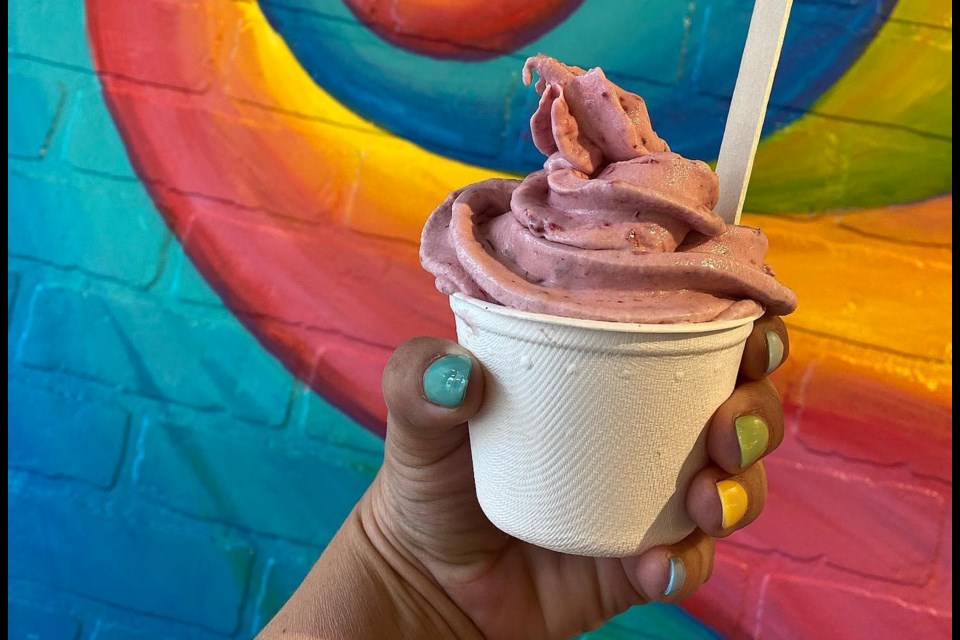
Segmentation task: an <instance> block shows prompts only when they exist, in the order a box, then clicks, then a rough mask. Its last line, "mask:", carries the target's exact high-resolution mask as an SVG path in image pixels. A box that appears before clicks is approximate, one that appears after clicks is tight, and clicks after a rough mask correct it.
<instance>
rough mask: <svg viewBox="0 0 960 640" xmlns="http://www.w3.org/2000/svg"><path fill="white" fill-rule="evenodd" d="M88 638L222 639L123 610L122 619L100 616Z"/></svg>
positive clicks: (185, 626)
mask: <svg viewBox="0 0 960 640" xmlns="http://www.w3.org/2000/svg"><path fill="white" fill-rule="evenodd" d="M90 640H223V636H222V635H220V634H216V633H212V632H210V631H207V630H204V629H199V628H197V627H193V626H188V625H184V624H171V623H170V621H169V620H165V619H157V618H149V619H148V618H147V617H146V616H136V618H133V619H131V616H130V615H129V613H127V612H125V615H124V616H123V618H122V620H117V619H113V618H112V617H111V618H110V619H107V620H105V619H103V618H101V619H100V621H99V623H98V625H97V628H96V630H95V631H94V632H93V635H92V636H91V637H90Z"/></svg>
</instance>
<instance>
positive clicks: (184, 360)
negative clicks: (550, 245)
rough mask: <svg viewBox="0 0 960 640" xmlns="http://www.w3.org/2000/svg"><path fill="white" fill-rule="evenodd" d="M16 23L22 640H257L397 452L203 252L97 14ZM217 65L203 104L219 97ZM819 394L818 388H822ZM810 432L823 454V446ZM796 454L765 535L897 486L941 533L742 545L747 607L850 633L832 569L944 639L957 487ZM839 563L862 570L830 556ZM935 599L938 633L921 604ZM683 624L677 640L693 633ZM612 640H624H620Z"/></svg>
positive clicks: (911, 530) (16, 10) (11, 257)
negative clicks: (134, 137)
mask: <svg viewBox="0 0 960 640" xmlns="http://www.w3.org/2000/svg"><path fill="white" fill-rule="evenodd" d="M156 4H157V6H158V7H160V9H158V11H162V10H164V9H163V8H164V7H167V8H169V7H173V6H175V5H174V3H169V4H168V3H166V2H163V3H159V2H158V3H156ZM191 6H197V5H191ZM9 12H10V13H9V17H10V31H9V38H10V44H9V49H8V51H9V53H8V89H9V91H10V93H11V96H12V97H11V101H10V104H9V114H8V123H9V125H8V134H9V142H8V164H9V168H8V178H9V181H10V186H9V190H8V205H9V207H10V215H9V218H8V232H9V234H10V239H9V243H8V269H9V273H8V353H9V356H8V376H9V390H10V394H11V398H12V402H11V405H10V409H9V412H8V420H9V433H8V444H9V450H10V452H9V457H8V497H9V505H8V516H9V517H10V525H9V535H10V540H11V541H10V544H9V545H8V561H9V563H10V572H9V579H8V580H9V587H10V594H11V595H10V599H11V604H10V606H11V613H10V618H9V622H8V629H9V632H10V635H11V637H17V638H28V637H36V638H42V639H44V640H45V639H47V638H50V639H55V638H72V639H83V640H88V639H90V640H93V639H96V640H104V639H107V640H122V639H131V640H163V639H170V638H177V639H181V638H182V639H184V640H191V639H212V638H224V637H230V638H244V637H249V636H251V635H252V634H253V633H254V632H255V631H256V630H257V629H259V628H260V627H261V626H262V625H263V624H264V622H265V621H266V619H267V618H268V617H269V616H270V615H272V613H273V612H274V611H275V610H276V608H277V607H279V606H280V604H282V602H283V601H284V599H285V598H286V597H287V596H288V595H289V593H290V592H291V591H292V590H293V588H294V587H295V586H296V585H297V584H298V583H299V581H300V579H301V578H302V576H303V575H304V574H305V573H306V571H307V569H308V568H309V566H310V565H311V564H312V562H313V560H314V559H315V557H316V556H317V555H318V553H319V552H320V550H321V549H322V548H323V546H324V544H325V543H326V542H327V540H329V538H330V536H331V535H332V534H333V533H334V531H335V529H336V527H337V526H338V524H339V522H340V521H341V520H342V519H343V517H344V516H345V515H346V513H347V512H348V510H349V509H350V507H351V506H352V504H353V503H354V501H355V500H356V499H357V498H358V497H359V495H360V494H361V493H362V492H363V490H364V488H365V487H366V485H367V483H368V482H369V480H370V479H371V478H372V475H373V473H374V472H375V470H376V468H377V465H378V464H379V461H380V456H381V447H382V444H381V442H380V441H379V439H377V438H376V437H374V436H372V435H369V434H368V433H367V432H365V431H363V430H361V429H359V428H358V427H357V426H356V424H355V423H354V422H353V421H352V420H350V419H349V418H348V417H346V416H344V415H343V414H341V413H339V412H338V411H337V410H336V409H334V408H332V407H331V406H330V405H328V404H327V403H325V402H324V401H322V400H320V399H318V398H317V397H316V396H315V395H314V394H312V393H311V392H309V391H307V390H306V389H305V387H304V385H303V384H302V383H300V382H298V381H296V380H295V379H293V378H292V377H291V376H290V375H289V374H288V373H287V372H285V371H284V370H283V368H282V367H281V366H280V365H279V364H278V363H277V361H276V360H275V359H274V358H273V357H272V356H271V355H269V354H268V353H266V352H265V351H264V350H263V349H261V347H260V346H259V345H258V344H257V343H256V341H255V340H254V339H253V338H252V337H251V336H250V335H249V333H248V332H247V331H246V330H245V329H244V328H243V327H242V326H240V324H239V322H238V321H237V320H236V318H235V317H234V316H233V315H232V314H231V313H230V312H228V311H227V310H225V309H224V308H223V307H222V305H221V303H220V301H219V300H218V298H217V297H216V295H215V294H213V292H212V291H210V290H209V288H208V287H207V286H206V284H205V283H204V281H203V279H202V278H201V277H200V276H199V275H198V274H197V273H196V271H195V270H194V268H193V266H192V265H191V264H190V262H189V261H188V260H187V259H186V258H185V257H184V255H183V253H182V252H181V250H180V249H179V246H178V244H177V242H176V241H175V240H174V239H173V238H172V236H171V234H170V233H169V232H168V231H167V229H166V228H165V226H164V224H163V222H162V221H161V218H160V216H159V214H158V213H157V211H156V209H155V207H154V205H153V204H152V202H151V201H150V199H149V197H148V196H147V194H146V191H145V189H144V187H143V185H142V184H141V183H140V182H139V180H138V179H137V178H136V176H135V174H134V172H133V170H132V168H131V167H130V165H129V163H128V162H127V160H126V153H125V152H124V150H123V148H122V143H121V142H120V140H119V137H118V136H117V134H116V131H115V128H114V126H113V124H112V121H111V118H110V115H109V114H108V113H107V111H106V109H105V107H104V104H103V100H102V98H101V95H100V86H99V82H98V80H97V77H96V75H95V74H94V73H93V71H92V65H91V61H90V57H89V53H88V51H87V43H86V34H85V31H84V15H83V3H82V2H81V1H80V0H35V1H34V2H29V3H28V2H26V1H25V0H16V1H15V2H13V3H12V4H11V6H10V7H9ZM202 71H203V70H202V68H198V77H197V78H196V79H195V80H196V82H195V83H193V84H191V85H190V86H188V87H186V88H187V89H188V90H202V89H203V86H204V77H202ZM132 99H136V96H135V95H134V96H133V97H132ZM183 152H184V153H189V152H190V150H189V149H186V148H185V149H183ZM790 391H791V393H792V394H793V395H796V394H797V393H801V391H797V390H796V389H791V390H790ZM815 392H816V385H815V384H814V385H813V386H811V387H810V388H807V387H804V388H803V389H802V393H804V394H813V393H815ZM787 397H788V400H789V399H791V398H792V397H793V396H792V395H791V394H788V396H787ZM794 399H795V398H794ZM796 404H801V403H796ZM794 411H795V412H796V413H797V414H798V413H799V411H800V410H799V409H796V405H795V406H794ZM858 415H859V414H858ZM927 417H929V416H927ZM923 418H924V416H923V415H919V416H918V419H923ZM790 419H791V420H792V424H794V425H799V424H800V416H799V415H793V414H791V416H790ZM808 422H809V421H808ZM805 424H806V423H805ZM868 426H869V425H864V428H867V427H868ZM801 431H802V433H801V434H800V436H799V437H800V439H801V440H803V439H804V438H805V439H806V440H804V443H805V445H809V446H810V447H811V448H813V449H816V446H815V445H816V444H817V442H819V441H818V440H817V437H818V434H817V433H816V432H813V431H811V432H807V431H806V427H804V429H803V430H801ZM807 440H809V441H810V442H807ZM796 442H797V441H794V444H793V447H792V448H787V447H785V450H784V451H783V452H782V453H783V455H784V457H783V459H782V461H781V462H780V463H778V465H779V467H778V472H779V473H780V474H781V476H782V478H783V480H782V481H783V482H788V481H789V480H790V479H791V475H792V476H793V477H792V479H793V480H796V482H795V485H796V486H801V487H806V489H805V490H804V491H799V492H792V493H791V495H793V496H794V497H795V502H794V503H790V502H787V501H783V502H780V503H779V506H778V507H777V509H778V513H779V515H776V516H775V517H771V518H767V519H766V520H765V523H766V525H765V526H767V528H768V530H769V529H770V528H776V527H779V526H782V527H786V528H789V525H790V522H791V518H792V517H793V515H792V512H791V509H792V508H793V507H795V506H796V507H797V510H806V511H808V512H809V511H810V508H811V507H810V506H811V505H815V504H816V502H817V495H819V492H829V493H831V494H836V493H837V492H843V491H844V490H847V491H849V492H850V498H849V501H848V502H849V503H850V504H856V505H857V508H858V509H862V510H864V511H866V512H869V513H873V514H883V513H884V511H883V509H884V506H883V499H884V496H886V495H887V493H884V491H886V492H889V495H894V494H896V496H901V494H905V493H908V494H909V500H908V502H910V504H913V505H915V511H916V513H917V514H920V515H918V520H920V521H925V522H926V520H925V519H924V517H923V515H922V514H928V515H929V514H931V513H932V514H934V515H935V518H934V525H935V526H933V528H931V527H930V526H922V527H910V526H906V525H905V526H903V527H900V528H897V529H896V530H895V531H894V533H895V534H897V535H894V536H892V537H891V538H889V539H890V540H892V541H893V542H894V543H897V542H900V543H902V544H901V545H900V546H896V545H891V548H895V551H897V553H892V552H890V549H886V550H884V553H873V552H872V551H871V550H870V549H865V548H862V547H860V546H858V545H857V544H856V542H857V540H854V541H853V542H851V544H850V545H849V546H848V547H844V548H841V549H840V550H839V551H837V549H836V545H830V548H829V549H827V548H824V547H823V546H818V544H821V543H822V542H823V540H828V539H831V538H829V537H828V536H829V534H830V532H829V531H827V529H829V527H825V532H824V537H823V540H810V541H809V546H808V547H807V548H805V549H804V554H805V555H803V557H779V556H777V555H776V554H773V553H769V551H770V550H769V549H767V548H765V547H763V546H762V545H761V544H759V543H754V541H751V539H750V538H749V537H745V538H743V539H741V545H742V546H743V545H745V546H746V547H747V548H748V551H749V553H748V557H750V558H751V560H755V561H756V563H757V565H758V566H761V565H762V566H764V567H765V568H766V569H769V570H770V573H771V576H772V577H768V578H764V582H763V584H757V580H756V579H755V577H754V576H752V575H751V574H750V571H749V570H748V569H749V567H747V566H746V565H743V564H740V563H734V562H731V561H722V562H726V565H724V566H725V568H724V570H723V571H720V572H718V574H719V575H722V576H724V577H725V579H727V580H728V582H729V584H725V586H726V588H728V589H729V591H730V592H731V593H735V594H738V595H737V596H736V597H735V598H734V599H735V600H737V601H738V602H740V601H741V600H745V599H746V597H747V595H746V594H748V593H749V594H756V593H769V594H773V595H776V594H787V596H785V597H783V598H777V597H773V596H771V598H770V599H771V601H775V602H780V601H786V600H789V599H790V598H795V599H800V600H802V601H804V602H808V603H809V608H810V609H811V610H814V609H815V610H816V611H818V612H821V614H822V615H824V616H835V617H837V618H838V619H839V618H842V616H843V610H842V607H839V606H838V603H843V602H846V601H847V600H845V599H846V598H851V597H855V598H872V597H875V596H876V594H873V593H868V592H859V591H858V592H856V593H855V595H853V596H851V595H850V593H847V592H844V593H842V594H838V592H837V591H836V590H834V591H831V590H830V589H823V588H821V587H822V585H820V586H817V587H814V586H811V584H813V583H811V582H809V581H804V580H801V579H797V577H796V574H797V572H798V571H799V568H800V567H801V566H804V565H807V564H816V563H820V564H821V565H822V566H820V567H819V569H818V571H819V572H820V573H819V574H818V576H819V577H818V579H822V580H824V581H825V583H829V584H831V585H835V584H838V583H843V584H848V583H852V582H854V581H856V582H860V578H861V577H864V576H865V580H877V579H879V580H880V581H885V582H883V583H882V586H883V585H886V586H884V588H883V589H881V591H884V594H883V597H884V598H886V599H889V600H890V601H891V602H894V603H895V604H897V606H896V607H891V608H890V611H891V616H893V617H894V618H895V620H893V619H892V620H885V619H878V620H873V621H870V624H871V625H875V626H873V627H869V629H883V628H889V627H890V626H891V625H901V626H902V625H908V626H912V628H914V629H916V630H917V633H918V637H938V634H942V632H943V630H944V625H945V624H947V623H945V622H944V618H945V616H944V615H940V614H943V612H945V611H947V610H948V608H949V603H948V601H949V594H947V593H946V592H947V591H948V590H949V576H946V575H944V573H943V567H944V566H946V564H948V562H947V561H944V558H945V557H946V556H949V555H951V554H952V551H950V550H949V549H948V548H946V547H944V545H943V544H941V541H942V540H943V539H944V538H945V537H949V535H950V533H951V531H952V529H951V527H950V524H949V520H948V518H949V515H950V508H949V506H947V503H946V502H945V501H944V498H945V497H948V494H949V492H950V486H951V485H950V478H949V477H948V476H949V473H946V474H945V473H944V471H943V468H938V469H936V470H934V471H929V470H927V472H926V473H924V475H923V477H922V478H921V479H920V480H917V478H915V477H913V475H912V474H908V473H907V472H906V471H903V472H901V470H900V469H899V467H898V468H896V469H894V470H893V471H892V472H891V473H890V474H889V476H884V477H888V478H889V479H890V482H887V483H886V484H883V486H882V487H881V489H882V491H877V492H873V494H872V495H876V496H877V500H878V502H877V503H875V504H873V503H866V504H864V503H858V501H860V499H861V497H862V496H863V495H871V494H870V493H868V492H865V491H857V489H858V488H859V485H857V484H856V483H857V482H860V480H858V479H857V478H852V479H851V478H850V477H844V478H842V479H841V480H842V481H840V480H838V478H837V475H836V474H832V475H831V473H828V470H827V469H821V468H817V469H816V470H814V471H811V470H810V469H809V468H804V466H803V465H804V464H805V463H810V462H811V461H814V460H816V461H819V458H816V457H815V456H813V455H812V454H810V452H809V451H806V450H801V449H800V447H799V445H797V444H796ZM811 443H812V445H811ZM835 444H836V443H835V441H834V440H830V441H829V446H834V445H835ZM853 449H854V453H853V454H850V457H851V458H854V459H855V454H856V452H858V451H859V449H857V448H856V447H853ZM846 453H847V452H844V455H846ZM871 460H872V461H873V462H877V463H878V464H873V462H868V463H861V462H857V461H856V460H855V464H859V465H860V467H859V468H860V470H861V471H863V470H864V469H866V470H867V471H869V472H870V473H866V471H864V473H865V477H866V476H869V477H868V478H867V479H868V480H870V478H872V477H873V475H872V474H873V473H874V472H875V473H879V471H877V470H878V469H881V470H886V469H887V468H888V467H896V465H900V464H901V463H902V461H900V460H899V459H898V460H895V461H885V460H875V459H873V458H871ZM888 462H889V464H887V463H888ZM818 463H819V464H825V463H822V462H818ZM881 463H882V464H881ZM808 466H810V465H809V464H808ZM810 478H813V479H812V480H811V479H810ZM870 481H871V482H872V480H870ZM896 500H897V501H898V502H900V503H902V502H904V500H907V499H906V498H902V497H897V498H896ZM797 505H799V506H797ZM840 515H842V514H840ZM878 517H879V516H878ZM838 519H839V516H838ZM927 520H929V518H928V519H927ZM877 526H878V528H880V527H882V526H885V523H884V522H882V521H880V520H878V521H877ZM789 535H790V532H789V531H788V530H786V529H785V530H784V531H783V536H784V537H788V536H789ZM766 539H770V538H769V537H768V538H766ZM858 540H859V539H858ZM917 540H920V541H921V542H922V544H919V545H918V544H917V543H916V541H917ZM918 548H921V549H927V550H929V551H930V553H931V554H933V555H917V549H918ZM901 552H902V553H901ZM828 554H834V555H837V554H839V555H840V557H841V558H842V562H841V564H839V565H837V564H830V563H829V562H823V561H822V559H823V558H824V557H825V556H827V555H828ZM898 554H899V555H898ZM911 554H912V555H911ZM878 557H879V558H880V559H881V560H883V562H880V563H877V562H876V559H877V558H878ZM734 565H736V566H734ZM837 576H840V577H839V578H837ZM851 576H856V578H855V579H854V578H852V577H851ZM815 577H817V576H815ZM864 584H867V583H866V582H864ZM878 584H880V583H878ZM890 585H893V586H890ZM831 588H832V587H831ZM890 594H894V595H895V596H897V597H900V596H903V598H900V599H899V600H897V599H896V598H894V597H893V596H891V595H890ZM928 597H929V599H930V600H931V602H929V603H928V605H929V607H928V609H929V610H930V611H934V612H935V613H938V616H939V617H932V616H930V615H927V613H929V611H926V610H924V609H923V608H922V607H921V606H920V605H919V604H917V603H919V602H920V601H922V600H924V599H927V598H928ZM908 601H909V602H908ZM904 603H905V604H904ZM900 604H904V606H903V607H899V605H900ZM741 606H742V607H746V606H747V604H746V603H745V602H744V603H741ZM898 607H899V608H898ZM648 611H650V612H651V613H648V614H647V615H651V616H654V617H655V616H657V615H659V614H658V613H657V612H658V611H660V610H658V609H648ZM795 613H796V612H794V611H792V610H791V611H768V612H766V614H765V617H764V618H763V619H762V620H761V619H760V618H759V617H758V619H757V621H756V624H757V625H758V628H759V627H762V629H761V630H762V631H763V633H768V634H772V635H778V634H779V635H780V636H787V635H789V631H790V630H789V628H788V627H784V626H782V625H788V626H789V623H790V619H791V618H790V616H791V615H795ZM663 616H664V617H663V618H662V620H661V623H662V627H661V634H662V635H661V637H663V638H668V637H676V635H671V634H672V633H673V631H672V629H673V628H672V627H671V626H670V622H669V618H667V617H666V614H665V613H664V614H663ZM838 624H839V623H838ZM624 625H626V626H622V627H619V628H621V630H622V632H623V633H624V634H625V633H627V631H626V630H627V629H629V625H627V624H626V623H624ZM778 625H781V626H778ZM610 629H611V632H610V633H611V635H610V637H621V636H619V635H618V634H617V629H618V625H617V624H616V623H615V624H614V625H612V626H611V627H610ZM869 629H868V631H869ZM723 631H728V630H723ZM729 631H732V629H731V630H729ZM677 633H679V632H677ZM596 637H603V636H602V635H599V634H598V635H597V636H596Z"/></svg>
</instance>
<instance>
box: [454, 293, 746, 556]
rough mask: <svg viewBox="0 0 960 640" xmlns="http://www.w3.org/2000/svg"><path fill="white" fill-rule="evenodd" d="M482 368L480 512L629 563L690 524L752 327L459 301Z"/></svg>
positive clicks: (553, 541)
mask: <svg viewBox="0 0 960 640" xmlns="http://www.w3.org/2000/svg"><path fill="white" fill-rule="evenodd" d="M450 306H451V308H452V309H453V312H454V315H455V317H456V322H457V336H458V339H459V342H460V344H461V345H463V346H464V347H465V348H467V349H469V350H470V351H471V352H472V353H473V354H474V355H476V357H477V359H478V360H479V361H480V363H481V364H482V365H483V368H484V373H485V383H486V390H485V394H484V401H483V405H482V407H481V409H480V411H479V413H477V414H476V415H475V416H474V417H473V418H472V419H471V420H470V422H469V430H470V448H471V450H472V452H473V472H474V477H475V480H476V485H477V497H478V498H479V500H480V506H481V507H482V508H483V512H484V513H485V514H486V515H487V517H488V518H489V519H490V521H491V522H493V524H494V525H496V526H497V527H498V528H499V529H501V530H502V531H504V532H505V533H508V534H510V535H512V536H514V537H516V538H519V539H520V540H525V541H527V542H530V543H532V544H535V545H538V546H540V547H545V548H547V549H552V550H554V551H562V552H565V553H571V554H577V555H585V556H595V557H624V556H629V555H634V554H637V553H642V552H643V551H645V550H647V549H650V548H652V547H655V546H657V545H661V544H672V543H675V542H679V541H680V540H682V539H683V538H685V537H686V536H687V535H689V534H690V533H691V532H692V531H693V529H694V524H693V522H692V521H691V520H690V518H689V517H688V516H687V513H686V507H685V500H686V493H687V488H688V487H689V484H690V480H691V479H692V477H693V475H694V474H696V473H697V472H698V471H700V470H701V469H703V468H704V466H706V464H707V453H706V432H705V429H704V427H705V426H706V424H707V422H708V420H709V419H710V417H711V416H712V415H713V413H714V411H716V409H717V407H719V406H720V405H721V404H722V403H723V401H724V400H726V399H727V398H728V397H730V394H731V392H732V391H733V388H734V385H735V383H736V379H737V370H738V368H739V365H740V358H741V356H742V355H743V347H744V344H745V342H746V339H747V336H749V335H750V331H751V330H752V328H753V322H754V320H755V319H756V318H745V319H742V320H731V321H720V322H704V323H696V324H672V325H651V324H629V323H619V322H599V321H594V320H575V319H571V318H562V317H559V316H550V315H543V314H536V313H527V312H522V311H515V310H513V309H508V308H506V307H503V306H500V305H497V304H493V303H489V302H482V301H479V300H475V299H473V298H469V297H467V296H464V295H461V294H454V295H453V296H452V297H451V298H450Z"/></svg>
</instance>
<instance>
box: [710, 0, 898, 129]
mask: <svg viewBox="0 0 960 640" xmlns="http://www.w3.org/2000/svg"><path fill="white" fill-rule="evenodd" d="M699 4H700V8H699V9H698V12H697V15H696V17H695V19H694V22H695V24H694V26H693V33H694V34H698V33H699V34H702V35H698V36H697V37H698V38H699V47H700V50H699V51H698V52H697V55H696V56H695V59H696V63H695V64H696V67H695V70H694V72H693V76H692V77H693V80H694V83H693V85H694V86H693V88H694V90H695V91H697V92H698V93H700V94H702V95H711V96H719V97H722V98H726V99H729V98H730V97H731V96H732V94H733V87H734V84H735V83H736V79H737V69H738V68H739V66H740V57H741V55H742V54H743V47H744V44H745V43H746V38H747V29H748V27H749V25H750V16H751V8H752V4H751V3H745V2H740V1H739V0H712V1H711V2H705V3H699ZM865 15H870V14H867V12H866V11H865V10H864V9H862V8H857V7H855V6H843V5H841V4H838V3H824V2H817V3H816V4H814V3H811V4H809V5H804V4H803V3H797V4H796V5H794V7H793V10H792V11H791V14H790V26H789V29H788V30H787V34H786V40H785V42H784V47H783V55H782V57H781V59H780V63H779V67H778V72H777V77H778V79H779V80H780V82H776V83H774V86H773V91H772V94H771V97H770V103H771V105H788V106H792V107H795V108H806V107H807V106H809V104H808V103H809V102H810V101H811V99H810V94H809V92H808V91H800V92H798V91H797V87H799V86H803V85H806V84H814V85H816V84H817V82H818V81H819V82H822V79H821V77H822V76H823V75H824V73H825V72H826V71H827V67H826V66H825V65H828V64H839V62H838V59H843V56H842V54H840V52H841V51H842V50H843V49H844V48H846V47H848V46H850V45H851V43H852V42H853V41H855V40H858V39H859V40H864V39H867V40H869V39H871V38H872V32H871V31H872V27H873V26H875V24H876V20H878V19H879V18H878V17H876V16H873V15H870V18H869V19H868V20H858V18H862V17H863V16H865ZM854 28H856V29H858V30H859V31H858V32H856V33H853V32H852V30H853V29H854ZM838 54H840V55H838ZM691 57H692V58H693V57H694V56H691ZM817 61H819V63H818V62H817ZM786 79H789V81H787V80H786ZM778 111H779V110H778V109H776V107H771V109H770V111H769V112H768V114H767V119H768V120H771V122H770V123H769V124H773V123H774V122H776V121H777V120H778V119H779V118H780V117H783V116H784V114H781V113H778ZM786 117H789V118H791V119H792V117H793V116H792V115H791V114H786Z"/></svg>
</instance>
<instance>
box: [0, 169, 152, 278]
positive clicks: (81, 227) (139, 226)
mask: <svg viewBox="0 0 960 640" xmlns="http://www.w3.org/2000/svg"><path fill="white" fill-rule="evenodd" d="M7 206H8V208H9V211H10V215H9V218H8V221H7V231H8V233H9V240H8V251H9V253H10V254H12V255H16V256H19V257H26V258H32V259H36V260H42V261H44V262H49V263H52V264H55V265H58V266H61V267H66V268H77V269H82V270H83V271H87V272H89V273H93V274H96V275H100V276H106V277H109V278H114V279H117V280H121V281H123V282H127V283H130V284H133V285H140V286H142V285H146V284H148V283H149V282H151V281H152V280H153V279H154V278H155V277H156V275H157V270H158V269H159V265H160V262H161V257H162V255H163V251H164V249H165V247H166V243H167V237H168V232H167V230H166V227H165V226H164V224H163V221H162V219H161V218H160V216H159V215H158V214H157V213H156V209H155V208H154V207H153V204H152V203H151V201H150V198H149V196H148V195H147V193H146V191H145V190H144V188H143V186H142V185H139V184H131V183H118V182H112V183H105V184H97V183H90V184H87V183H85V184H69V183H63V182H51V181H47V180H40V179H36V178H31V177H28V176H25V175H23V174H21V173H20V172H18V171H12V172H9V187H8V189H7ZM105 238H109V239H110V242H105V241H104V239H105ZM93 247H95V250H94V249H92V248H93Z"/></svg>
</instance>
